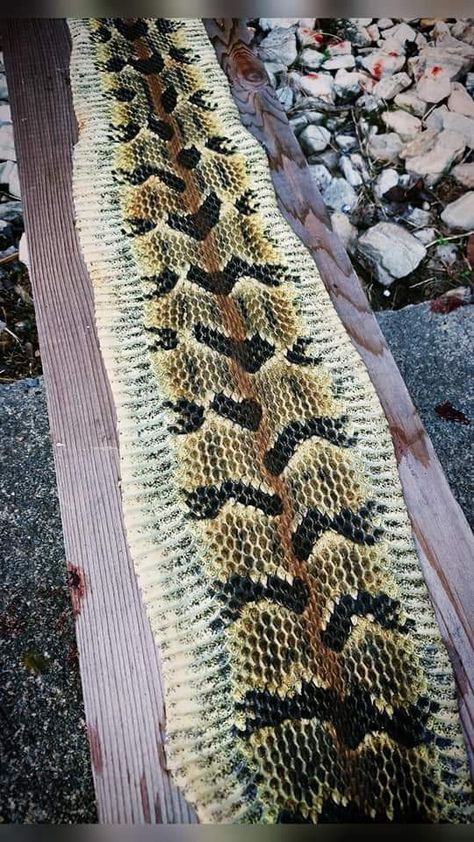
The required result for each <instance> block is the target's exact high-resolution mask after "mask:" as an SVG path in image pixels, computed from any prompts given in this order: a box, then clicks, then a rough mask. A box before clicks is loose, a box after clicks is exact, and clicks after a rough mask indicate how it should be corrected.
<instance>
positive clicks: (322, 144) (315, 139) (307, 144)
mask: <svg viewBox="0 0 474 842" xmlns="http://www.w3.org/2000/svg"><path fill="white" fill-rule="evenodd" d="M298 140H299V142H300V144H301V148H302V149H303V152H305V154H306V155H312V154H313V153H314V152H322V150H323V149H326V146H327V145H328V143H329V141H330V140H331V135H330V133H329V132H328V130H327V129H325V128H324V126H307V127H306V128H305V129H303V131H302V132H301V134H300V135H299V137H298Z"/></svg>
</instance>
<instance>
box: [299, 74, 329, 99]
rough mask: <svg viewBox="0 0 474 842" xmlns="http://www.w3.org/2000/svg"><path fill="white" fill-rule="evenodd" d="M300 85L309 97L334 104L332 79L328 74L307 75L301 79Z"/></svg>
mask: <svg viewBox="0 0 474 842" xmlns="http://www.w3.org/2000/svg"><path fill="white" fill-rule="evenodd" d="M300 84H301V90H302V91H304V92H305V93H307V94H309V95H310V96H315V97H319V98H320V99H324V100H326V101H327V102H334V79H333V77H332V76H331V74H330V73H308V74H307V75H306V76H302V77H301V80H300Z"/></svg>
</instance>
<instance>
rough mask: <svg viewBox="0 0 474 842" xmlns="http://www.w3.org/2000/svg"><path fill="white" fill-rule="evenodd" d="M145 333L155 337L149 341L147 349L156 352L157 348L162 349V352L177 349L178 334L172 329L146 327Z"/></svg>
mask: <svg viewBox="0 0 474 842" xmlns="http://www.w3.org/2000/svg"><path fill="white" fill-rule="evenodd" d="M146 332H147V333H148V334H150V335H151V336H154V337H156V338H155V339H153V341H151V340H150V345H149V348H150V350H152V351H156V350H157V349H158V348H163V350H164V351H172V350H173V349H174V348H177V347H178V334H177V332H176V331H175V330H172V328H169V327H147V328H146Z"/></svg>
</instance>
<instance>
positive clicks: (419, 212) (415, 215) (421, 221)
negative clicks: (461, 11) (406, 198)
mask: <svg viewBox="0 0 474 842" xmlns="http://www.w3.org/2000/svg"><path fill="white" fill-rule="evenodd" d="M404 219H405V221H406V222H409V223H410V225H413V226H414V227H415V228H426V226H427V225H429V224H430V222H431V219H432V214H431V212H430V211H429V210H423V208H410V209H409V210H408V212H407V213H406V214H404Z"/></svg>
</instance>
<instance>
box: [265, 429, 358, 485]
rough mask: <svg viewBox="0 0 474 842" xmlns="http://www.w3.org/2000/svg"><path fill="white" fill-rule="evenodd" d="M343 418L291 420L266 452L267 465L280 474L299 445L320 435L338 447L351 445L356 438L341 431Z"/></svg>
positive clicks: (275, 473)
mask: <svg viewBox="0 0 474 842" xmlns="http://www.w3.org/2000/svg"><path fill="white" fill-rule="evenodd" d="M341 426H342V419H337V418H324V417H323V418H308V419H307V420H306V421H291V422H290V423H289V424H288V425H287V426H286V427H285V429H284V430H282V432H281V433H280V434H279V436H278V438H277V440H276V442H275V444H274V445H273V447H272V448H270V450H268V451H267V453H266V454H265V459H264V462H265V466H266V467H267V468H268V470H269V471H270V473H272V474H274V475H275V476H278V475H279V474H281V472H282V471H284V469H285V468H286V466H287V465H288V462H289V461H290V459H291V457H292V456H293V454H294V453H296V451H297V449H298V446H299V445H300V444H301V443H302V442H304V441H307V440H308V439H311V438H313V437H314V436H318V437H320V438H323V439H326V440H327V441H329V442H331V444H335V445H337V446H338V447H351V446H352V445H353V444H355V438H349V437H348V436H346V434H345V433H344V432H341V431H340V428H341Z"/></svg>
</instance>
